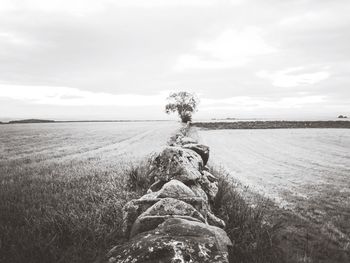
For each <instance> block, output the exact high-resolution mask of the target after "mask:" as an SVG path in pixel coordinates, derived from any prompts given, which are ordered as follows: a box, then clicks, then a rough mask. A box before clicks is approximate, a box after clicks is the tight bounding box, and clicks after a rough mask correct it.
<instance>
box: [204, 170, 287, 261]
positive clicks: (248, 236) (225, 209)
mask: <svg viewBox="0 0 350 263" xmlns="http://www.w3.org/2000/svg"><path fill="white" fill-rule="evenodd" d="M211 173H212V174H214V175H215V176H216V177H217V178H218V180H219V181H218V188H219V191H218V194H217V195H216V197H215V199H214V203H213V205H212V207H213V212H214V213H215V214H216V215H217V216H219V217H220V218H222V219H223V220H224V221H225V223H226V227H225V231H226V232H227V234H228V236H229V237H230V239H231V240H232V242H233V243H234V245H233V247H232V248H231V249H230V251H229V258H230V262H232V263H233V262H234V263H237V262H240V263H245V262H246V263H254V262H264V263H269V262H270V263H274V262H276V263H281V262H284V258H283V255H282V253H281V250H280V249H279V247H278V245H279V241H278V240H277V237H278V233H279V230H280V229H279V224H274V225H271V224H269V223H267V221H266V220H265V213H264V210H265V209H264V207H265V205H266V202H268V200H264V199H262V198H261V199H260V200H258V201H257V202H255V205H254V206H253V205H251V204H249V203H248V202H247V201H246V200H245V199H244V198H243V196H242V193H241V190H240V189H239V188H238V186H237V185H238V184H237V183H235V181H234V179H233V178H232V177H230V176H229V175H228V174H226V173H225V171H223V170H216V169H213V168H211Z"/></svg>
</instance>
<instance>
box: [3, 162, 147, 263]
mask: <svg viewBox="0 0 350 263" xmlns="http://www.w3.org/2000/svg"><path fill="white" fill-rule="evenodd" d="M98 162H99V160H98V159H91V158H90V159H89V160H85V161H83V160H79V161H74V162H68V163H58V162H55V163H49V164H40V165H35V166H25V165H21V164H19V163H15V162H14V163H7V164H6V165H4V166H2V167H0V262H6V263H7V262H9V263H10V262H11V263H20V262H21V263H22V262H27V263H31V262H33V263H34V262H35V263H38V262H50V263H54V262H77V263H78V262H94V261H95V260H96V259H97V258H98V257H99V256H100V255H103V254H105V252H106V251H107V250H108V249H109V248H111V247H112V246H114V245H117V244H121V243H123V242H124V241H125V237H124V236H123V234H122V232H121V229H122V227H121V225H122V212H121V211H122V207H123V206H124V205H125V203H126V202H127V201H129V200H131V199H132V198H138V197H139V196H140V195H141V194H142V190H141V188H137V189H136V188H135V189H132V190H131V189H130V188H128V187H126V186H127V185H128V181H130V179H128V178H132V177H133V176H135V172H136V173H137V175H138V177H139V178H142V176H141V174H142V173H143V172H144V171H146V170H147V167H146V166H147V162H146V161H145V162H142V163H141V164H140V166H135V165H134V164H133V165H132V164H125V163H120V164H119V165H115V166H114V167H112V168H111V167H104V168H103V167H100V166H98ZM143 165H144V167H142V166H143Z"/></svg>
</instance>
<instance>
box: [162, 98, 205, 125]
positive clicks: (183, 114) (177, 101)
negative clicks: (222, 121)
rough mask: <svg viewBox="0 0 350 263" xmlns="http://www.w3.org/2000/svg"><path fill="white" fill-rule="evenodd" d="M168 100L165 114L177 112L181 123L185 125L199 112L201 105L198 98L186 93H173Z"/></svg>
mask: <svg viewBox="0 0 350 263" xmlns="http://www.w3.org/2000/svg"><path fill="white" fill-rule="evenodd" d="M167 100H168V104H167V105H166V106H165V112H166V113H167V114H170V113H172V112H177V113H178V115H179V117H180V118H181V121H182V122H185V123H186V122H188V121H191V120H192V114H193V113H194V112H195V111H197V106H198V104H199V99H198V98H197V96H196V95H195V94H192V93H189V92H186V91H180V92H175V93H171V94H170V96H169V97H168V98H167Z"/></svg>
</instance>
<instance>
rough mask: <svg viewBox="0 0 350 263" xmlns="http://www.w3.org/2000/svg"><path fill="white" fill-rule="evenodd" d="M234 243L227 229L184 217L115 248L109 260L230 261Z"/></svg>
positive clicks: (146, 262) (119, 262)
mask: <svg viewBox="0 0 350 263" xmlns="http://www.w3.org/2000/svg"><path fill="white" fill-rule="evenodd" d="M228 246H232V243H231V241H230V239H229V238H228V236H227V235H226V233H225V231H223V230H222V229H220V228H217V227H213V226H209V225H207V224H205V223H201V222H196V221H190V220H187V219H181V218H171V219H167V220H166V221H164V222H163V223H162V224H161V225H159V226H158V227H157V228H156V229H154V230H152V231H149V232H144V233H142V234H139V235H137V236H135V237H134V238H132V239H131V240H130V241H129V242H128V243H126V244H125V245H123V246H117V247H114V248H113V249H112V250H111V251H110V252H109V253H108V254H107V256H106V259H105V261H104V262H106V263H107V262H109V263H112V262H113V263H131V262H132V263H173V262H188V263H189V262H193V263H201V262H203V263H209V262H216V263H228V252H227V251H228Z"/></svg>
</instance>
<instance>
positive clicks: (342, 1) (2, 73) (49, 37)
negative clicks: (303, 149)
mask: <svg viewBox="0 0 350 263" xmlns="http://www.w3.org/2000/svg"><path fill="white" fill-rule="evenodd" d="M349 14H350V2H349V1H348V0H283V1H281V0H264V1H261V0H178V1H176V0H172V1H170V0H169V1H168V0H147V1H145V0H96V1H93V0H30V1H27V0H0V120H7V119H25V118H49V119H57V120H81V119H99V120H103V119H173V118H176V116H167V115H166V114H165V113H164V106H165V104H166V98H167V96H168V95H169V94H170V93H171V92H176V91H188V92H193V93H196V94H197V96H198V97H199V98H200V104H199V107H198V112H197V113H196V114H195V115H194V119H206V118H228V117H231V118H303V119H305V118H332V117H336V116H338V115H339V114H344V115H350V85H349V84H350V74H349V73H350V16H349Z"/></svg>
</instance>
